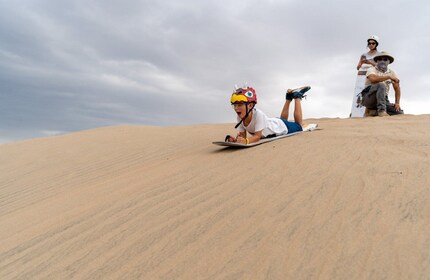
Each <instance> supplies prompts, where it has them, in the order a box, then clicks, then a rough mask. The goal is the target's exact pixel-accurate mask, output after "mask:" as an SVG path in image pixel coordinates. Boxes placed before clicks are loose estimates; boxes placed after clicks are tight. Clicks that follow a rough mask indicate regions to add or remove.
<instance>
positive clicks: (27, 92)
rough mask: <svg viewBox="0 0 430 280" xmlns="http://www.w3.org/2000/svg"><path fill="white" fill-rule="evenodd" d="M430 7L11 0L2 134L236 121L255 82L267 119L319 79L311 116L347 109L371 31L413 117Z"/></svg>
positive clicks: (422, 94) (427, 87) (288, 1)
mask: <svg viewBox="0 0 430 280" xmlns="http://www.w3.org/2000/svg"><path fill="white" fill-rule="evenodd" d="M429 15H430V2H428V1H424V0H423V1H413V0H408V1H407V0H404V1H403V0H393V1H389V2H383V1H345V0H335V1H321V0H310V1H306V0H280V1H276V0H272V1H268V0H267V1H264V0H260V1H257V0H254V1H234V0H231V1H220V0H213V1H212V0H210V1H204V0H201V1H200V0H181V1H179V0H178V1H175V0H153V1H152V0H121V1H119V0H117V1H112V0H63V1H61V0H15V1H11V0H0V143H6V142H11V141H16V140H21V139H27V138H35V137H43V136H49V135H55V134H62V133H67V132H71V131H78V130H83V129H89V128H94V127H100V126H107V125H118V124H141V125H160V126H171V125H189V124H201V123H233V122H235V119H236V116H235V114H234V113H233V111H232V109H231V106H230V105H229V98H230V95H231V92H232V90H233V87H234V85H235V84H238V85H242V84H243V83H244V82H247V83H248V84H249V85H251V86H253V87H254V88H255V89H256V91H257V94H258V98H259V103H258V107H259V108H260V109H262V110H263V111H265V112H266V114H267V115H269V116H273V117H275V116H278V115H279V112H280V110H281V108H282V105H283V102H284V93H285V91H286V89H288V88H294V87H298V86H302V85H311V86H312V90H311V91H310V92H309V95H308V98H307V100H306V101H304V104H303V107H304V117H305V118H322V117H339V118H346V117H348V115H349V113H350V108H351V102H352V95H353V91H354V85H355V79H356V69H355V67H356V65H357V62H358V59H359V57H360V55H361V54H362V53H363V52H365V51H366V40H367V38H368V36H369V35H372V34H376V35H378V36H379V38H380V45H379V47H378V50H380V51H382V50H385V51H388V52H390V53H391V54H392V55H393V56H394V57H395V62H394V63H393V64H392V65H390V66H391V68H392V69H394V70H395V71H396V72H397V74H398V76H399V78H400V81H401V82H400V85H401V89H402V99H401V106H402V108H403V109H404V111H405V113H409V114H429V113H430V68H429V65H430V64H429V62H430V59H429V57H430V55H429V54H428V50H429V49H430V36H429V31H428V30H429V26H430V19H429V18H430V17H429ZM390 97H391V99H392V100H394V96H393V91H392V90H391V93H390Z"/></svg>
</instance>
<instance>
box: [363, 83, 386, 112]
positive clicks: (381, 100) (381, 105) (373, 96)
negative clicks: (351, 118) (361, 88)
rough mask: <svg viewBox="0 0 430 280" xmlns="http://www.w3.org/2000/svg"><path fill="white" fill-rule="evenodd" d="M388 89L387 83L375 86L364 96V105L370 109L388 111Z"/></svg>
mask: <svg viewBox="0 0 430 280" xmlns="http://www.w3.org/2000/svg"><path fill="white" fill-rule="evenodd" d="M386 89H387V86H386V85H385V83H382V82H381V83H377V84H373V85H372V86H371V87H370V90H369V92H368V93H367V94H365V95H364V96H363V105H364V106H365V107H366V108H368V109H372V110H376V109H377V110H378V111H386V110H387V106H386V98H385V92H386Z"/></svg>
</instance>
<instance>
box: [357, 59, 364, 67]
mask: <svg viewBox="0 0 430 280" xmlns="http://www.w3.org/2000/svg"><path fill="white" fill-rule="evenodd" d="M362 64H363V57H362V56H361V57H360V60H359V61H358V64H357V70H360V68H361V65H362Z"/></svg>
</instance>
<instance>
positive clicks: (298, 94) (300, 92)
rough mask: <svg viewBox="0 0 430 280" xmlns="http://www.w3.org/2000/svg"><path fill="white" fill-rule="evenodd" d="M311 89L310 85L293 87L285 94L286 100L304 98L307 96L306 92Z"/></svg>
mask: <svg viewBox="0 0 430 280" xmlns="http://www.w3.org/2000/svg"><path fill="white" fill-rule="evenodd" d="M310 89H311V87H310V86H305V87H301V88H296V89H293V90H292V91H291V92H287V93H286V94H285V99H286V100H293V99H296V98H300V99H302V98H303V97H306V95H305V93H306V92H307V91H308V90H310Z"/></svg>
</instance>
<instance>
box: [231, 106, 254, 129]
mask: <svg viewBox="0 0 430 280" xmlns="http://www.w3.org/2000/svg"><path fill="white" fill-rule="evenodd" d="M248 104H249V103H248V102H247V103H245V105H246V114H245V117H243V119H241V120H240V122H238V123H237V124H236V125H235V126H234V128H237V127H238V126H239V125H240V124H241V123H242V122H243V121H244V120H246V118H247V117H248V115H249V113H250V112H251V110H252V109H254V107H255V103H253V104H254V106H252V108H251V110H249V109H248Z"/></svg>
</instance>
